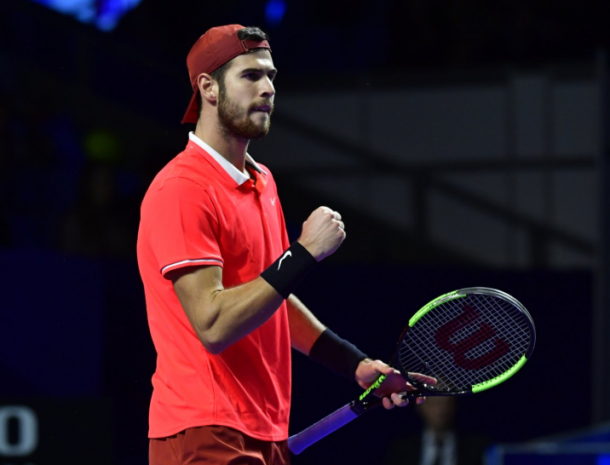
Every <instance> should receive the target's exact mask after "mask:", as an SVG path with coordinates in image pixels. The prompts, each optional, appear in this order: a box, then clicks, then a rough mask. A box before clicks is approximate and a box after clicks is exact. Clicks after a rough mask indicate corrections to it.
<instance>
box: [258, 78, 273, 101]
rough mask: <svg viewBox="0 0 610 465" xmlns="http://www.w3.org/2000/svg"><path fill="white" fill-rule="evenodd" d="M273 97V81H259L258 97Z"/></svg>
mask: <svg viewBox="0 0 610 465" xmlns="http://www.w3.org/2000/svg"><path fill="white" fill-rule="evenodd" d="M274 95H275V86H274V85H273V81H272V80H271V79H269V77H265V78H264V79H261V89H260V96H261V97H264V98H271V97H273V96H274Z"/></svg>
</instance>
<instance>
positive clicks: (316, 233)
mask: <svg viewBox="0 0 610 465" xmlns="http://www.w3.org/2000/svg"><path fill="white" fill-rule="evenodd" d="M344 240H345V225H344V224H343V221H341V215H340V214H339V213H338V212H336V211H333V210H331V209H330V208H328V207H320V208H318V209H316V210H314V212H313V213H312V214H311V215H309V218H307V221H305V223H303V232H302V233H301V237H299V238H298V242H300V243H301V245H302V246H303V247H305V248H306V249H307V250H308V252H309V253H310V254H311V255H313V256H314V258H315V259H316V260H317V261H321V260H324V259H325V258H326V257H328V256H329V255H332V254H333V253H334V252H335V251H336V250H337V249H338V248H339V246H340V245H341V243H342V242H343V241H344Z"/></svg>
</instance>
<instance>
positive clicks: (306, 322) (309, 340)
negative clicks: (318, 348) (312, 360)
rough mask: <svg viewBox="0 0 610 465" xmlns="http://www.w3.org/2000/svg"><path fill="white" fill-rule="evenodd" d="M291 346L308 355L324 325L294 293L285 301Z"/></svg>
mask: <svg viewBox="0 0 610 465" xmlns="http://www.w3.org/2000/svg"><path fill="white" fill-rule="evenodd" d="M286 303H287V304H288V322H289V324H290V339H291V343H292V348H293V349H296V350H298V351H299V352H301V353H303V354H305V355H309V351H310V350H311V347H312V346H313V344H314V343H315V342H316V340H317V339H318V338H319V337H320V334H322V332H323V331H324V330H325V329H326V327H325V326H324V325H323V324H322V323H320V320H318V319H317V318H316V317H315V316H314V314H313V313H311V311H310V310H309V309H308V308H307V307H306V306H305V304H303V302H301V301H300V300H299V299H298V298H297V297H296V296H295V295H294V294H291V295H290V297H288V300H287V301H286Z"/></svg>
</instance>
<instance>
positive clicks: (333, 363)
mask: <svg viewBox="0 0 610 465" xmlns="http://www.w3.org/2000/svg"><path fill="white" fill-rule="evenodd" d="M309 357H310V358H311V359H313V360H315V361H316V362H318V363H320V364H322V365H324V366H325V367H327V368H330V369H331V370H332V371H334V372H335V373H337V374H338V375H342V376H345V377H346V378H350V379H354V375H355V374H356V368H358V364H359V363H360V362H361V361H362V360H364V359H365V358H367V355H366V354H365V353H364V352H361V351H360V350H358V348H357V347H356V346H355V345H354V344H352V343H350V342H347V341H346V340H345V339H341V338H340V337H339V336H337V335H336V334H335V333H333V332H332V331H331V330H330V329H328V328H326V330H324V332H323V333H322V334H320V337H319V338H318V339H317V340H316V342H314V343H313V346H312V347H311V350H310V351H309Z"/></svg>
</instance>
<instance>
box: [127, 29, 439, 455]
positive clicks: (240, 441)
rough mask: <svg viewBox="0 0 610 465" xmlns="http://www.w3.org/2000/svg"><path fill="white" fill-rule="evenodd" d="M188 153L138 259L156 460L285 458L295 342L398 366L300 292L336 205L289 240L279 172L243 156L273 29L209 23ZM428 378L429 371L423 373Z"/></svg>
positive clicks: (329, 231)
mask: <svg viewBox="0 0 610 465" xmlns="http://www.w3.org/2000/svg"><path fill="white" fill-rule="evenodd" d="M187 66H188V70H189V75H190V78H191V85H192V88H193V97H192V99H191V101H190V104H189V107H188V109H187V112H186V115H185V117H184V119H183V122H189V123H196V128H195V131H194V132H193V133H190V135H189V142H188V144H187V146H186V149H185V150H184V151H183V152H182V153H180V154H179V155H178V156H177V157H176V158H175V159H173V160H172V161H171V162H170V163H169V164H168V165H167V166H166V167H165V168H164V169H163V170H161V172H160V173H159V174H158V175H157V176H156V178H155V179H154V181H153V182H152V184H151V186H150V188H149V190H148V192H147V193H146V196H145V198H144V201H143V203H142V211H141V222H140V231H139V235H138V263H139V267H140V273H141V275H142V280H143V283H144V289H145V294H146V302H147V312H148V319H149V326H150V331H151V335H152V338H153V342H154V344H155V348H156V350H157V369H156V372H155V374H154V376H153V387H154V391H153V396H152V401H151V407H150V430H149V437H150V438H151V440H150V463H151V465H157V464H163V465H165V464H182V463H187V461H188V463H200V462H201V463H211V464H228V463H232V464H243V463H257V464H273V465H278V464H287V463H289V453H288V450H287V446H286V439H287V436H288V415H289V411H290V382H291V381H290V378H291V374H290V366H291V360H290V348H291V346H292V347H293V348H295V349H297V350H299V351H301V352H303V353H305V354H308V355H309V356H310V357H311V358H313V359H314V360H317V361H319V362H321V363H323V364H325V365H326V366H328V367H329V368H331V369H333V370H334V371H336V372H338V373H341V374H344V375H345V376H348V377H351V378H353V379H355V380H356V381H357V382H358V383H359V384H360V386H362V387H363V388H366V387H368V386H370V385H371V384H372V383H373V382H374V381H375V379H376V378H377V377H378V376H379V374H380V373H391V374H392V376H391V378H392V379H391V381H390V383H388V386H389V387H388V388H386V393H385V394H386V397H385V398H384V399H383V402H384V405H385V407H386V408H391V407H392V406H393V405H399V406H403V405H406V402H405V401H403V400H402V398H401V397H400V395H399V394H398V393H399V392H400V391H404V390H406V389H409V388H410V386H408V385H407V384H406V382H405V381H404V379H403V378H402V377H400V376H399V375H397V374H395V373H394V370H393V369H392V368H390V367H388V366H387V365H385V364H384V363H382V362H380V361H373V360H370V359H368V358H366V355H364V354H363V353H362V352H360V351H359V350H358V349H356V348H355V347H354V346H353V345H351V344H350V343H348V342H347V341H344V340H343V339H340V338H339V337H338V336H336V335H335V334H334V333H332V331H330V330H328V329H327V328H325V327H324V326H323V325H322V324H321V323H320V322H319V321H318V320H317V319H316V318H315V317H314V316H313V315H312V313H311V312H310V311H309V310H308V309H307V308H306V307H305V306H304V305H303V304H302V303H301V302H300V301H299V300H298V299H297V298H296V297H295V296H294V295H293V294H292V290H293V289H294V288H295V287H296V285H297V284H298V283H299V282H300V280H301V279H302V278H303V277H304V275H305V274H306V273H307V272H308V271H310V270H311V269H312V268H314V267H315V265H316V263H317V262H319V261H320V260H323V259H324V258H325V257H327V256H329V255H331V254H332V253H334V252H335V251H336V250H337V248H338V247H339V246H340V245H341V243H342V242H343V240H344V239H345V229H344V224H343V222H342V220H341V215H339V213H337V212H335V211H332V210H331V209H329V208H326V207H320V208H318V209H317V210H315V211H314V212H313V213H312V214H311V216H310V217H309V218H308V219H307V221H305V223H304V224H303V231H302V234H301V236H300V237H299V239H298V241H296V242H295V243H293V244H292V245H291V244H290V243H289V242H288V236H287V234H286V228H285V224H284V218H283V214H282V209H281V205H280V201H279V199H278V194H277V190H276V186H275V182H274V180H273V177H272V176H271V173H270V172H269V170H268V169H267V168H266V167H264V166H262V165H259V164H257V163H256V162H255V161H254V160H253V159H252V157H251V156H250V155H249V154H248V153H247V149H248V145H249V142H250V140H253V139H259V138H261V137H263V136H264V135H265V134H267V132H268V131H269V124H270V117H271V113H272V112H273V106H274V99H275V88H274V85H273V80H274V78H275V75H276V69H275V67H274V64H273V60H272V59H271V49H270V47H269V43H268V41H267V40H266V36H265V34H264V33H263V32H262V31H260V30H259V29H257V28H244V27H243V26H239V25H230V26H223V27H217V28H213V29H210V30H209V31H207V32H206V33H205V34H204V35H203V36H201V38H200V39H199V40H198V41H197V42H196V43H195V45H194V46H193V48H192V49H191V51H190V52H189V55H188V57H187ZM423 379H424V380H425V381H429V378H423Z"/></svg>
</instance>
